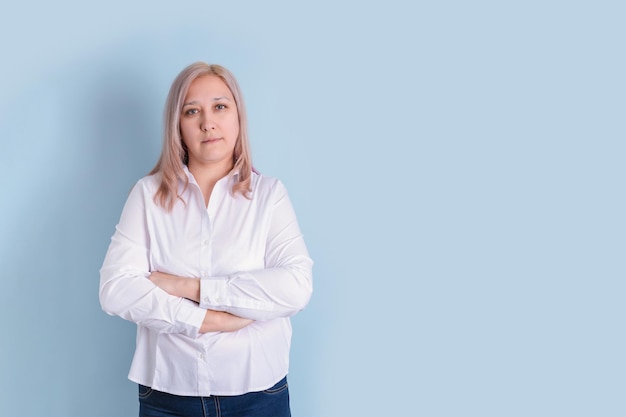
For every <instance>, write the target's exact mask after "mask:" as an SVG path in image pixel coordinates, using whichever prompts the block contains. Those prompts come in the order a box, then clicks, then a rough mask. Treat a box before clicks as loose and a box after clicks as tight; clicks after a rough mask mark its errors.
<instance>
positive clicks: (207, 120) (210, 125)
mask: <svg viewBox="0 0 626 417" xmlns="http://www.w3.org/2000/svg"><path fill="white" fill-rule="evenodd" d="M200 129H202V131H203V132H208V131H209V130H215V123H214V122H213V119H212V118H211V117H207V116H204V117H203V118H202V120H201V121H200Z"/></svg>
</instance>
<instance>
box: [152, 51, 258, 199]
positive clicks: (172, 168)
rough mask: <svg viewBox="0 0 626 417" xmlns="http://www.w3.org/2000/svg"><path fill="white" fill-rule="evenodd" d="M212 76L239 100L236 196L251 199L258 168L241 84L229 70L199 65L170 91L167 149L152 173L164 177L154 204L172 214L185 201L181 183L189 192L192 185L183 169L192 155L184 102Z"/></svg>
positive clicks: (185, 71)
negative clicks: (185, 136)
mask: <svg viewBox="0 0 626 417" xmlns="http://www.w3.org/2000/svg"><path fill="white" fill-rule="evenodd" d="M208 75H214V76H217V77H219V78H220V79H221V80H222V81H224V83H225V84H226V86H227V87H228V88H229V89H230V92H231V93H232V95H233V98H234V99H235V104H236V105H237V113H238V115H239V136H238V137H237V141H236V143H235V150H234V152H233V165H234V167H233V171H235V172H238V180H237V181H236V182H235V184H234V185H233V188H232V193H233V194H235V193H240V194H242V195H243V196H244V197H246V198H248V195H249V194H248V193H249V192H250V176H251V174H252V171H253V170H254V168H253V166H252V156H251V154H250V143H249V140H248V119H247V117H246V107H245V105H244V102H243V95H242V94H241V90H240V88H239V84H238V83H237V80H236V79H235V76H234V75H233V74H232V73H231V72H230V71H229V70H227V69H226V68H224V67H222V66H220V65H215V64H213V65H209V64H206V63H204V62H195V63H193V64H191V65H189V66H188V67H186V68H185V69H183V70H182V71H181V72H180V74H178V76H177V77H176V79H175V80H174V82H173V83H172V86H171V87H170V91H169V94H168V96H167V101H166V103H165V111H164V114H163V119H164V131H163V149H162V151H161V156H160V157H159V160H158V162H157V163H156V165H155V166H154V168H152V171H150V175H152V174H160V176H161V178H160V181H161V184H160V185H159V189H158V190H157V192H156V193H155V195H154V201H155V203H157V204H159V205H161V206H162V207H163V208H165V209H166V210H167V211H171V210H172V208H173V207H174V203H175V202H176V199H178V198H180V199H181V200H182V198H181V196H180V194H179V193H178V184H179V181H181V180H182V181H183V182H184V184H185V188H186V187H187V185H189V179H188V178H187V175H185V171H184V168H183V166H184V165H186V164H187V161H188V155H187V150H186V149H185V147H184V145H183V141H182V135H181V134H180V115H181V112H182V108H183V102H184V100H185V96H186V95H187V91H188V90H189V86H190V85H191V83H192V82H193V81H194V80H196V79H197V78H200V77H205V76H208Z"/></svg>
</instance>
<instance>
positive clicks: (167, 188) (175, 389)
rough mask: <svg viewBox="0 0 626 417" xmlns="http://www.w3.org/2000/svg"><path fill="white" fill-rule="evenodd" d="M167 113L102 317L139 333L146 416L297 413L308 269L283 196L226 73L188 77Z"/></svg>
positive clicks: (112, 254)
mask: <svg viewBox="0 0 626 417" xmlns="http://www.w3.org/2000/svg"><path fill="white" fill-rule="evenodd" d="M164 116H165V117H164V118H165V129H164V130H165V132H164V141H163V150H162V153H161V156H160V158H159V160H158V162H157V164H156V166H155V167H154V169H153V170H152V172H150V173H149V175H147V176H146V177H144V178H141V179H140V180H139V181H138V182H137V183H136V185H135V186H134V187H133V189H132V191H131V192H130V194H129V196H128V200H127V202H126V204H125V206H124V209H123V211H122V214H121V217H120V220H119V223H118V225H117V227H116V230H115V233H114V234H113V237H112V238H111V243H110V246H109V249H108V251H107V254H106V257H105V259H104V263H103V265H102V268H101V270H100V303H101V305H102V308H103V310H104V311H105V312H107V313H108V314H111V315H117V316H120V317H122V318H124V319H126V320H130V321H132V322H134V323H136V324H137V342H136V349H135V355H134V357H133V361H132V365H131V369H130V373H129V376H128V377H129V379H130V380H132V381H134V382H136V383H137V384H138V385H139V403H140V411H139V415H140V417H148V416H150V417H157V416H159V417H160V416H185V417H194V416H203V417H204V416H213V415H220V416H232V417H234V416H246V417H254V416H268V417H269V416H272V417H281V416H290V415H291V413H290V408H289V391H288V387H287V372H288V366H289V348H290V341H291V324H290V319H289V317H290V316H292V315H294V314H296V313H297V312H299V311H300V310H302V309H303V308H304V307H305V306H306V305H307V303H308V302H309V299H310V297H311V293H312V276H311V270H312V264H313V262H312V260H311V259H310V257H309V254H308V251H307V248H306V245H305V243H304V240H303V237H302V234H301V232H300V229H299V227H298V223H297V220H296V216H295V214H294V211H293V208H292V205H291V203H290V200H289V197H288V194H287V191H286V189H285V187H284V185H283V184H282V183H281V182H280V181H279V180H277V179H275V178H271V177H268V176H264V175H261V174H259V173H258V172H256V171H255V170H254V168H253V166H252V160H251V156H250V146H249V142H248V132H247V122H246V111H245V106H244V102H243V97H242V94H241V92H240V89H239V86H238V83H237V81H236V79H235V78H234V76H233V75H232V74H231V73H230V72H229V71H228V70H227V69H225V68H224V67H221V66H219V65H208V64H205V63H202V62H198V63H194V64H192V65H190V66H188V67H187V68H185V69H184V70H183V71H182V72H181V73H180V74H179V75H178V77H177V78H176V79H175V80H174V82H173V84H172V86H171V88H170V92H169V95H168V98H167V103H166V108H165V115H164ZM216 413H217V414H216Z"/></svg>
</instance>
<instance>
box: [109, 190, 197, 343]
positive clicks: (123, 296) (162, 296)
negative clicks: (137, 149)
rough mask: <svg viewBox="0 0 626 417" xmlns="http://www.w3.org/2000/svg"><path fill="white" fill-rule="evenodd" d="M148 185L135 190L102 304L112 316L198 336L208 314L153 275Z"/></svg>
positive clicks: (114, 243) (118, 233)
mask: <svg viewBox="0 0 626 417" xmlns="http://www.w3.org/2000/svg"><path fill="white" fill-rule="evenodd" d="M147 194H149V193H148V192H147V191H146V189H145V186H144V184H143V183H142V181H140V182H138V183H137V184H136V185H135V187H133V189H132V191H131V193H130V194H129V197H128V199H127V201H126V204H125V206H124V209H123V211H122V215H121V217H120V221H119V223H118V225H117V226H116V230H115V233H114V235H113V237H112V238H111V243H110V245H109V248H108V251H107V254H106V256H105V259H104V262H103V265H102V268H101V269H100V294H99V295H100V304H101V306H102V309H103V310H104V311H105V312H106V313H107V314H110V315H117V316H120V317H122V318H124V319H126V320H129V321H132V322H135V323H137V324H140V325H143V326H146V327H149V328H152V329H154V330H157V331H159V332H163V333H182V334H185V335H187V336H190V337H196V336H197V335H198V331H199V329H200V326H201V324H202V321H203V319H204V315H205V310H204V309H202V308H200V307H199V306H198V305H197V304H196V303H194V302H192V301H190V300H186V299H182V298H178V297H173V296H171V295H169V294H167V293H166V292H165V291H163V290H161V289H160V288H158V287H156V286H155V285H154V284H153V283H152V282H151V281H150V280H149V279H148V276H149V275H150V254H149V251H150V239H149V230H148V221H147V211H146V205H147V204H151V203H152V197H151V195H147Z"/></svg>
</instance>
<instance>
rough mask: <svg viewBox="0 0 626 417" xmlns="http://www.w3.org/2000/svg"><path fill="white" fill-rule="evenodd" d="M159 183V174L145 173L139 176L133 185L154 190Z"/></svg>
mask: <svg viewBox="0 0 626 417" xmlns="http://www.w3.org/2000/svg"><path fill="white" fill-rule="evenodd" d="M160 184H161V179H160V175H159V174H152V175H146V176H145V177H142V178H139V180H137V182H136V183H135V187H140V188H142V189H144V190H149V191H156V190H157V188H159V185H160Z"/></svg>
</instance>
